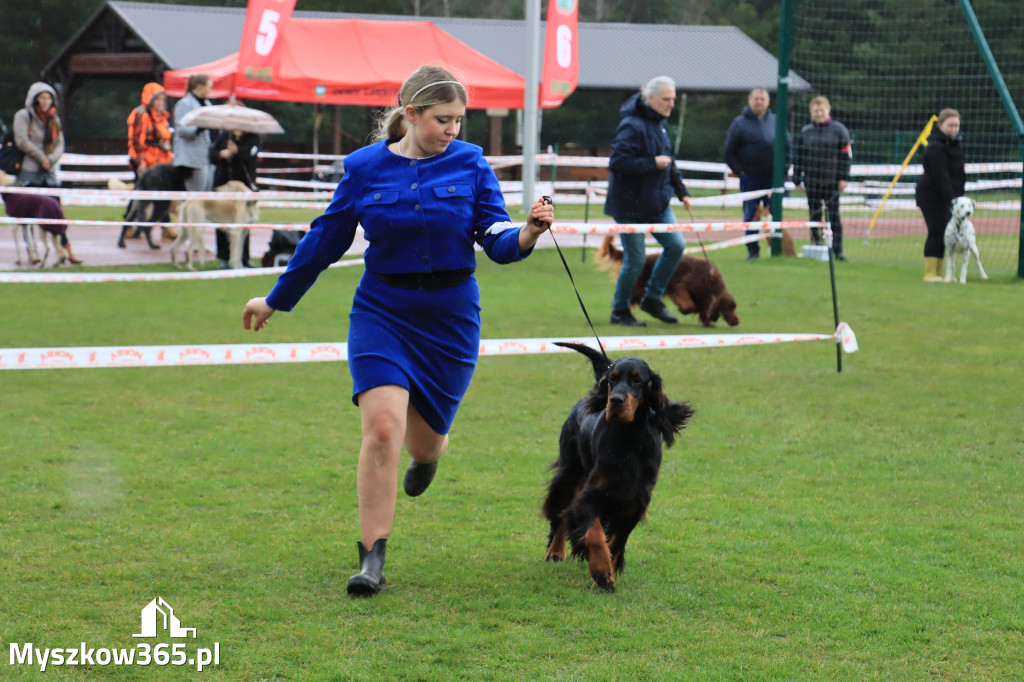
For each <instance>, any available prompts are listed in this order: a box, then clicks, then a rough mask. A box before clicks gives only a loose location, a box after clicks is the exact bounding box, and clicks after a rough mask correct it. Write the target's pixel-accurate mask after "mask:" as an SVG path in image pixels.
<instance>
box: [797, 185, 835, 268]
mask: <svg viewBox="0 0 1024 682" xmlns="http://www.w3.org/2000/svg"><path fill="white" fill-rule="evenodd" d="M806 189H807V207H808V209H809V214H810V216H809V217H810V219H811V222H815V223H816V222H820V221H821V213H822V211H821V207H822V205H824V206H825V208H826V209H828V221H829V222H830V223H832V250H833V251H835V254H836V255H837V256H838V255H841V254H842V253H843V223H842V221H841V220H840V219H839V187H838V186H836V185H833V184H827V185H810V184H809V185H807V188H806ZM811 241H812V242H813V243H815V244H821V243H822V241H821V228H820V227H812V228H811Z"/></svg>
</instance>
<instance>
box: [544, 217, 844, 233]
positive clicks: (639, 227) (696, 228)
mask: <svg viewBox="0 0 1024 682" xmlns="http://www.w3.org/2000/svg"><path fill="white" fill-rule="evenodd" d="M827 224H828V223H822V222H810V221H806V220H784V221H782V222H771V221H765V222H756V223H744V222H735V223H698V222H694V223H675V224H668V223H632V224H622V223H555V224H554V225H552V226H551V231H552V232H554V233H555V234H600V235H604V234H619V233H622V232H625V233H627V234H635V233H638V232H643V233H651V234H653V233H655V232H735V231H740V230H760V231H777V230H780V229H782V228H798V227H825V225H827Z"/></svg>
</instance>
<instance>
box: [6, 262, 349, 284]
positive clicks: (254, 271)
mask: <svg viewBox="0 0 1024 682" xmlns="http://www.w3.org/2000/svg"><path fill="white" fill-rule="evenodd" d="M354 265H364V262H363V259H362V258H352V259H349V260H342V261H338V262H337V263H334V264H332V265H330V266H329V267H330V268H345V267H351V266H354ZM285 270H287V266H279V267H272V268H241V269H238V270H201V271H199V272H0V284H101V283H104V282H174V281H196V280H211V279H237V278H239V277H263V276H265V275H279V274H281V273H282V272H284V271H285Z"/></svg>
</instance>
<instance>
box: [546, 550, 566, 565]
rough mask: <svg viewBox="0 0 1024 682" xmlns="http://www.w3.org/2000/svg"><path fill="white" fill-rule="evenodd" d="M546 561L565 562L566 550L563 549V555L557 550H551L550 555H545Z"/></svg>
mask: <svg viewBox="0 0 1024 682" xmlns="http://www.w3.org/2000/svg"><path fill="white" fill-rule="evenodd" d="M544 561H554V562H556V563H558V562H561V561H565V549H562V551H561V553H559V552H558V551H557V550H552V549H549V550H548V553H547V554H545V555H544Z"/></svg>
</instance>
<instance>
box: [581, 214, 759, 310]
mask: <svg viewBox="0 0 1024 682" xmlns="http://www.w3.org/2000/svg"><path fill="white" fill-rule="evenodd" d="M597 260H598V261H601V262H603V263H605V264H606V265H607V266H608V268H609V269H610V270H612V271H613V272H614V273H615V275H616V276H617V275H618V273H619V270H621V269H622V251H620V250H619V249H617V248H615V235H611V234H609V235H606V236H605V238H604V242H602V243H601V249H600V250H599V251H598V253H597ZM657 260H658V255H657V254H650V255H648V256H647V262H646V263H644V269H643V272H641V273H640V278H639V279H637V281H636V284H635V285H634V286H633V294H632V296H630V303H631V304H633V305H636V304H637V303H639V302H640V299H641V298H642V297H643V294H644V290H645V289H646V288H647V280H648V279H650V277H651V270H653V269H654V263H655V261H657ZM665 295H666V296H668V298H669V300H671V301H672V302H673V303H675V304H676V307H677V308H679V312H680V313H682V314H683V315H691V314H693V313H696V314H697V316H698V317H699V318H700V323H701V324H702V325H704V326H705V327H714V326H715V322H716V321H718V318H719V317H723V318H725V321H726V322H728V323H729V326H730V327H735V326H736V325H738V324H739V323H740V318H739V316H738V315H736V299H735V298H733V295H732V294H731V293H729V290H728V289H727V288H726V287H725V279H723V278H722V273H721V272H720V271H719V269H718V268H716V267H715V265H714V263H712V262H711V261H709V260H707V259H705V258H691V257H690V256H683V258H682V260H681V261H679V265H678V266H676V271H675V272H673V273H672V278H671V279H670V280H669V282H668V286H667V287H666V288H665Z"/></svg>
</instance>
